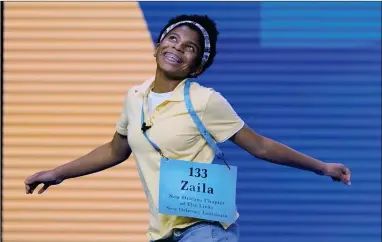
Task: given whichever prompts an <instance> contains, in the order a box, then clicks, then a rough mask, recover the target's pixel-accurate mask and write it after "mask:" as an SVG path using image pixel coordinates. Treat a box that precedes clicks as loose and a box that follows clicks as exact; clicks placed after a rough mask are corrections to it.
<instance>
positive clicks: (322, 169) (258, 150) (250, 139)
mask: <svg viewBox="0 0 382 242" xmlns="http://www.w3.org/2000/svg"><path fill="white" fill-rule="evenodd" d="M231 141H232V142H233V143H235V144H236V145H238V146H240V147H241V148H243V149H244V150H246V151H247V152H249V153H250V154H252V155H253V156H255V157H257V158H259V159H262V160H266V161H269V162H272V163H275V164H279V165H285V166H290V167H295V168H299V169H303V170H308V171H312V172H315V173H317V174H319V175H326V176H330V177H331V178H332V179H333V180H335V181H342V182H343V183H345V184H347V185H350V170H349V169H348V168H347V167H346V166H344V165H342V164H336V163H325V162H322V161H320V160H317V159H314V158H312V157H310V156H307V155H305V154H302V153H300V152H297V151H296V150H294V149H292V148H290V147H288V146H286V145H283V144H280V143H278V142H276V141H274V140H271V139H269V138H266V137H263V136H261V135H259V134H257V133H255V132H254V131H253V130H251V129H250V128H249V127H248V126H246V125H245V126H244V127H243V128H242V129H241V130H240V131H239V132H237V133H236V134H235V135H234V136H233V137H232V138H231Z"/></svg>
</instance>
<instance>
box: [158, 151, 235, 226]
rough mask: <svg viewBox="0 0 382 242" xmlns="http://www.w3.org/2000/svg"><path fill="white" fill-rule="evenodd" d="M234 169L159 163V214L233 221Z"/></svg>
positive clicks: (210, 165) (188, 163) (201, 164)
mask: <svg viewBox="0 0 382 242" xmlns="http://www.w3.org/2000/svg"><path fill="white" fill-rule="evenodd" d="M236 181H237V167H235V166H230V169H228V167H227V166H224V165H217V164H203V163H198V162H190V161H183V160H166V159H163V158H162V160H161V167H160V179H159V212H160V213H163V214H168V215H176V216H183V217H193V218H200V219H206V220H212V221H219V222H234V221H235V214H236Z"/></svg>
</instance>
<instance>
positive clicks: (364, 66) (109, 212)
mask: <svg viewBox="0 0 382 242" xmlns="http://www.w3.org/2000/svg"><path fill="white" fill-rule="evenodd" d="M183 13H187V14H208V15H209V16H210V17H212V18H213V19H215V20H216V22H217V24H218V28H219V30H220V32H221V34H220V37H219V42H218V55H217V57H216V60H215V63H214V65H213V66H212V67H211V69H210V70H208V71H207V72H206V73H205V74H203V76H201V77H200V78H198V80H197V81H199V82H200V83H201V84H202V85H205V86H210V87H213V88H215V89H216V90H217V91H219V92H221V93H222V94H223V95H224V96H225V97H226V98H227V99H228V100H229V101H230V102H231V104H232V105H233V107H234V108H235V109H236V111H237V112H238V113H239V115H240V116H241V117H242V118H243V119H244V120H245V121H246V123H247V124H248V125H249V126H251V127H252V128H253V129H254V130H256V131H257V132H259V133H260V134H263V135H265V136H268V137H270V138H273V139H275V140H278V141H280V142H282V143H285V144H287V145H290V146H292V147H293V148H295V149H297V150H299V151H302V152H304V153H307V154H309V155H312V156H314V157H317V158H319V159H322V160H325V161H328V162H344V163H345V164H347V165H348V166H349V167H350V168H351V169H352V172H353V174H352V176H353V179H352V186H350V187H346V186H344V185H342V184H338V183H333V182H332V181H330V179H327V178H324V177H319V176H316V175H314V174H311V173H308V172H302V171H299V170H296V169H291V168H287V167H281V166H276V165H273V164H269V163H267V162H264V161H261V160H257V159H255V158H253V157H251V156H250V155H248V154H247V153H245V152H244V151H242V150H240V149H239V148H237V147H235V146H234V145H232V144H230V143H229V142H227V143H225V144H223V145H222V148H223V151H224V152H225V154H226V156H227V157H228V162H230V163H231V164H233V165H237V166H238V167H239V178H238V200H237V201H238V208H239V213H240V219H239V223H240V225H241V232H242V236H241V240H240V241H241V242H253V241H261V242H290V241H293V242H302V241H310V242H322V241H325V242H360V241H362V242H379V241H381V240H380V237H381V229H380V226H381V218H380V217H381V197H380V196H381V185H380V183H381V164H380V159H381V154H380V149H381V141H380V139H381V129H380V125H381V121H380V118H381V110H380V109H381V102H380V96H381V86H380V82H381V67H380V65H381V56H380V51H381V33H380V29H381V21H380V20H381V3H379V2H368V3H356V2H354V3H353V2H347V3H339V2H315V3H306V2H305V3H302V2H301V3H300V2H298V3H297V2H295V3H294V2H289V3H282V2H277V3H276V2H264V3H260V2H246V3H244V2H241V3H240V2H237V3H236V2H220V3H218V2H209V3H201V2H168V3H165V2H160V3H159V2H158V3H154V2H141V3H139V5H138V4H137V3H10V2H7V3H5V13H4V15H5V29H4V30H5V33H4V34H5V45H4V51H5V52H4V57H5V74H4V94H5V98H4V104H5V106H4V115H5V116H4V161H3V166H4V176H5V178H4V193H3V194H4V197H3V198H4V207H3V208H4V216H3V218H4V224H3V232H4V235H3V238H4V241H5V242H11V241H13V242H26V241H36V242H37V241H39V242H40V241H41V242H43V241H49V242H51V241H55V242H57V241H59V242H69V241H82V242H83V241H89V242H90V241H92V242H93V241H112V242H114V241H118V242H119V241H121V242H122V241H137V242H141V241H142V242H143V241H147V238H146V237H145V235H144V233H145V229H146V227H147V217H148V214H147V203H146V201H145V199H144V195H143V192H142V190H141V185H140V184H139V181H138V180H137V173H136V170H135V167H134V166H135V165H134V160H133V159H129V160H128V161H127V162H125V163H123V164H122V165H120V166H118V167H115V168H112V169H110V170H107V171H104V172H102V173H100V174H96V175H92V176H89V177H85V178H80V179H77V180H72V181H67V182H65V183H63V184H62V185H61V186H59V187H52V188H50V189H49V190H48V191H47V192H46V193H45V194H44V195H42V196H35V195H34V196H26V195H25V193H24V187H23V181H24V179H25V178H26V177H27V176H28V175H30V174H32V173H34V172H36V171H39V170H41V169H50V168H53V167H55V166H57V165H59V164H62V163H64V162H67V161H70V160H72V159H74V158H77V157H79V156H81V155H83V154H85V153H87V152H89V151H90V150H92V149H93V148H94V147H96V146H97V145H99V144H102V143H103V142H106V141H108V140H109V139H110V138H111V136H112V134H113V132H114V127H115V122H116V120H117V118H118V116H119V112H120V110H121V107H122V106H121V105H122V100H123V96H124V94H125V93H126V92H127V90H128V88H129V87H130V86H131V85H132V84H135V83H139V82H142V81H143V80H145V79H146V78H147V77H148V76H150V75H152V74H153V70H154V68H155V64H154V62H153V61H154V59H153V57H152V51H153V47H154V44H155V43H154V41H155V39H156V38H157V36H158V34H159V31H160V29H161V27H163V25H164V24H166V22H167V20H168V19H169V18H171V17H174V16H176V15H178V14H183Z"/></svg>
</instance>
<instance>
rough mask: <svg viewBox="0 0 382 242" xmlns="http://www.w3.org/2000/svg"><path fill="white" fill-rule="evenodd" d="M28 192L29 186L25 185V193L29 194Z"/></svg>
mask: <svg viewBox="0 0 382 242" xmlns="http://www.w3.org/2000/svg"><path fill="white" fill-rule="evenodd" d="M29 191H30V186H29V185H27V184H25V193H26V194H29Z"/></svg>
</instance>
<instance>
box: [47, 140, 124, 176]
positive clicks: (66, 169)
mask: <svg viewBox="0 0 382 242" xmlns="http://www.w3.org/2000/svg"><path fill="white" fill-rule="evenodd" d="M130 154H131V151H130V150H128V151H126V152H124V153H123V154H120V155H117V154H116V152H115V151H114V150H113V148H112V144H111V143H106V144H104V145H102V146H99V147H98V148H96V149H95V150H93V151H91V152H90V153H88V154H86V155H84V156H82V157H80V158H78V159H76V160H74V161H71V162H69V163H66V164H64V165H62V166H59V167H57V168H55V169H54V170H53V171H54V173H55V175H56V177H57V179H58V180H66V179H70V178H75V177H79V176H85V175H88V174H92V173H96V172H99V171H102V170H105V169H107V168H110V167H113V166H115V165H118V164H119V163H121V162H123V161H124V160H126V159H127V158H128V157H129V156H130Z"/></svg>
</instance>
